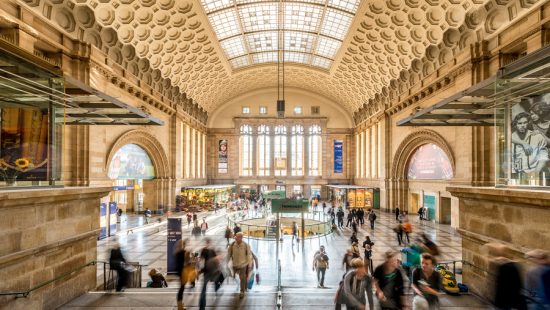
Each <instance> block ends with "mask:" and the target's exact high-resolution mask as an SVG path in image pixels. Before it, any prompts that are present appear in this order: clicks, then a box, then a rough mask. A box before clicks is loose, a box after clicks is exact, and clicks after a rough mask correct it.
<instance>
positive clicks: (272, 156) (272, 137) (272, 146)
mask: <svg viewBox="0 0 550 310" xmlns="http://www.w3.org/2000/svg"><path fill="white" fill-rule="evenodd" d="M269 175H270V176H271V177H274V176H275V127H271V128H269Z"/></svg>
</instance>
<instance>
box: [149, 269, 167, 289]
mask: <svg viewBox="0 0 550 310" xmlns="http://www.w3.org/2000/svg"><path fill="white" fill-rule="evenodd" d="M149 277H150V278H151V280H150V281H149V282H147V287H154V288H162V287H168V283H167V282H166V278H164V276H163V275H162V273H160V272H158V271H157V270H156V269H155V268H153V269H151V271H149Z"/></svg>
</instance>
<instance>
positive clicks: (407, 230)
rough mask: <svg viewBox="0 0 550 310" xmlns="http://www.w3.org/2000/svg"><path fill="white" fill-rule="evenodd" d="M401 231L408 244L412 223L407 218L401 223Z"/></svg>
mask: <svg viewBox="0 0 550 310" xmlns="http://www.w3.org/2000/svg"><path fill="white" fill-rule="evenodd" d="M403 233H405V237H407V244H410V243H411V239H410V237H409V235H410V234H411V233H412V224H411V222H410V221H409V220H408V219H405V222H404V223H403ZM403 241H405V240H403Z"/></svg>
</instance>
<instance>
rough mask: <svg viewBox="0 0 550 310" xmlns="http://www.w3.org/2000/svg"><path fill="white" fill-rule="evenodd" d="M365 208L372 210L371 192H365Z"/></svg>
mask: <svg viewBox="0 0 550 310" xmlns="http://www.w3.org/2000/svg"><path fill="white" fill-rule="evenodd" d="M365 207H367V208H372V192H371V191H370V190H366V191H365Z"/></svg>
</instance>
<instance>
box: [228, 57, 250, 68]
mask: <svg viewBox="0 0 550 310" xmlns="http://www.w3.org/2000/svg"><path fill="white" fill-rule="evenodd" d="M229 63H231V66H232V67H233V69H237V68H240V67H244V66H248V65H250V63H248V57H247V56H243V57H239V58H235V59H231V60H230V61H229Z"/></svg>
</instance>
